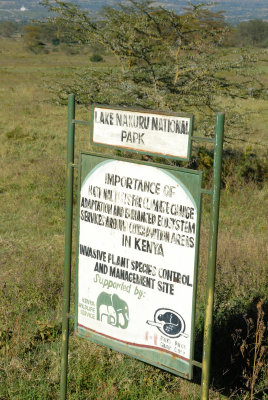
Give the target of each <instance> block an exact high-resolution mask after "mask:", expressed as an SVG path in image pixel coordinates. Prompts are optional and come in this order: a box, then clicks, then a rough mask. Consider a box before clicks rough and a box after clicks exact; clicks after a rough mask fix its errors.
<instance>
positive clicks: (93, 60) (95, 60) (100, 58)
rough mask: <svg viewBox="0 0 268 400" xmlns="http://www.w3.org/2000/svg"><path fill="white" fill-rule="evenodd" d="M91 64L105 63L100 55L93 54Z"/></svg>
mask: <svg viewBox="0 0 268 400" xmlns="http://www.w3.org/2000/svg"><path fill="white" fill-rule="evenodd" d="M90 61H91V62H100V61H103V57H102V56H101V55H100V54H98V53H93V54H92V56H91V57H90Z"/></svg>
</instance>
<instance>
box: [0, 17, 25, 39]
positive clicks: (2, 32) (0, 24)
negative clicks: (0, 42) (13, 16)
mask: <svg viewBox="0 0 268 400" xmlns="http://www.w3.org/2000/svg"><path fill="white" fill-rule="evenodd" d="M20 30H21V24H18V23H17V22H15V21H0V37H1V36H2V37H8V38H9V37H12V36H13V35H14V34H16V33H17V32H20Z"/></svg>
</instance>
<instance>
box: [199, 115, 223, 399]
mask: <svg viewBox="0 0 268 400" xmlns="http://www.w3.org/2000/svg"><path fill="white" fill-rule="evenodd" d="M223 132H224V113H217V118H216V137H215V148H214V164H213V186H212V198H211V209H210V237H209V252H208V276H207V302H206V314H205V326H204V345H203V363H202V382H201V400H207V399H208V398H209V379H210V362H211V342H212V323H213V303H214V289H215V272H216V256H217V238H218V222H219V206H220V189H221V164H222V149H223Z"/></svg>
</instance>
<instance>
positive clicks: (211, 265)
mask: <svg viewBox="0 0 268 400" xmlns="http://www.w3.org/2000/svg"><path fill="white" fill-rule="evenodd" d="M176 115H178V114H176ZM75 124H80V125H90V122H88V121H78V120H75V98H74V95H69V97H68V136H67V176H66V225H65V256H64V290H63V309H62V358H61V382H60V399H61V400H65V399H66V398H67V376H68V343H69V318H70V287H71V259H72V220H73V168H74V167H75V164H74V137H75ZM91 124H92V121H91ZM223 134H224V113H217V118H216V134H215V139H212V138H203V137H195V136H192V137H191V141H190V142H191V143H192V142H193V141H196V142H207V143H214V165H213V184H212V189H211V190H207V189H202V188H201V190H200V193H201V194H203V195H204V194H206V195H211V212H210V238H209V253H208V274H207V302H206V312H205V326H204V346H203V361H202V363H200V362H198V361H194V360H193V359H192V357H193V354H192V355H191V359H192V365H194V366H197V367H199V368H202V380H201V400H207V399H209V379H210V364H211V342H212V327H213V303H214V291H215V274H216V256H217V237H218V223H219V204H220V184H221V164H222V150H223ZM146 154H148V153H146ZM98 157H102V158H104V157H103V155H98ZM114 159H116V157H114ZM118 159H119V158H118ZM128 161H129V160H128ZM184 161H185V160H184ZM133 162H136V163H142V162H141V161H133ZM145 164H146V165H150V164H149V163H145ZM151 165H153V166H157V164H154V163H153V164H151ZM159 167H160V168H166V167H165V166H163V165H159ZM166 169H167V170H168V169H170V168H168V167H167V168H166ZM171 169H172V168H171ZM180 171H185V172H187V171H188V172H189V170H188V169H185V168H180ZM80 181H81V174H80V173H79V182H80ZM78 206H79V204H78ZM199 214H200V215H199V217H200V216H201V196H200V213H199ZM199 229H200V220H199V222H198V230H199ZM77 234H79V232H78V233H77ZM77 243H78V236H77ZM198 245H199V241H198ZM196 251H197V252H198V246H197V248H196ZM197 258H198V257H197ZM77 260H78V254H77ZM197 261H198V260H197ZM76 264H78V262H77V263H76ZM194 285H195V291H196V287H197V268H196V275H195V282H194ZM76 287H77V278H76ZM77 292H78V291H77V290H76V304H77ZM194 298H196V296H195V297H194ZM193 309H194V310H195V304H193ZM192 315H193V318H194V317H195V312H193V314H192ZM76 323H77V321H76ZM193 323H194V319H193ZM193 341H194V338H193ZM192 344H193V343H192ZM192 353H193V346H192ZM136 358H139V357H136ZM143 360H144V359H143ZM144 361H146V360H144ZM158 366H159V365H158ZM161 368H163V367H161ZM170 370H171V372H173V373H174V371H172V369H170Z"/></svg>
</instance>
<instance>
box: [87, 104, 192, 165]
mask: <svg viewBox="0 0 268 400" xmlns="http://www.w3.org/2000/svg"><path fill="white" fill-rule="evenodd" d="M96 107H98V108H103V109H107V108H109V109H110V110H121V111H135V112H142V113H150V114H157V115H163V116H174V117H186V118H190V127H189V142H188V149H187V157H185V158H184V157H176V156H170V155H166V154H163V153H161V152H159V153H157V152H153V153H152V152H149V151H142V150H136V149H131V148H127V147H125V146H114V145H109V144H103V143H98V142H94V140H93V139H94V138H93V127H94V118H95V117H94V109H95V108H96ZM193 128H194V116H193V114H187V113H176V112H163V111H154V110H145V109H142V108H128V107H124V109H123V110H122V107H121V108H120V107H118V106H109V105H103V104H93V105H92V107H91V118H90V144H91V145H96V146H100V147H104V148H113V149H117V150H121V151H128V152H131V153H138V154H146V155H150V156H157V157H163V158H168V159H172V160H180V161H189V160H190V158H191V152H192V134H193Z"/></svg>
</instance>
